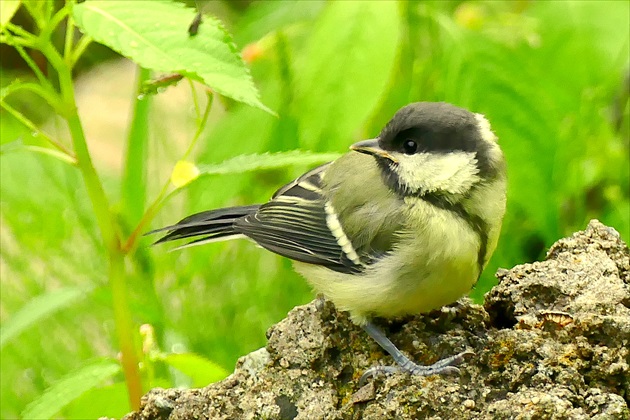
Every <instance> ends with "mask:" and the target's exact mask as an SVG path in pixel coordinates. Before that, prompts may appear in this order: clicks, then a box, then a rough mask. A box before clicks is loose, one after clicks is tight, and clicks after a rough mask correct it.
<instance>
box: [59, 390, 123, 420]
mask: <svg viewBox="0 0 630 420" xmlns="http://www.w3.org/2000/svg"><path fill="white" fill-rule="evenodd" d="M129 410H130V407H129V395H128V394H127V384H125V383H124V382H118V383H115V384H113V385H108V386H103V387H98V388H93V389H91V390H89V391H87V392H86V393H85V394H83V395H81V396H80V397H78V398H77V399H75V400H74V401H72V402H71V403H70V404H68V406H67V407H66V408H64V410H63V414H64V415H65V418H68V419H97V418H103V417H106V418H121V417H123V416H124V415H125V414H127V413H128V412H129Z"/></svg>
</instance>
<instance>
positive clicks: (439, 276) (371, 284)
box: [295, 206, 480, 324]
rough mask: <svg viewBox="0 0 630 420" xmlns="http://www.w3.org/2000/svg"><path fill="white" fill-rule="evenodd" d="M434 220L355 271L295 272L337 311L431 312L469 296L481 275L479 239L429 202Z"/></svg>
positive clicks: (355, 314)
mask: <svg viewBox="0 0 630 420" xmlns="http://www.w3.org/2000/svg"><path fill="white" fill-rule="evenodd" d="M422 211H428V212H432V213H431V214H427V216H429V217H428V218H423V219H422V220H425V221H426V220H430V221H431V223H429V224H426V223H425V224H424V225H423V226H420V227H418V228H417V229H413V230H408V231H407V232H405V233H404V234H403V235H402V236H401V237H400V239H399V241H398V243H397V245H396V247H395V249H394V250H393V252H391V253H390V254H389V255H387V256H385V257H383V258H382V259H381V260H379V261H378V262H376V263H375V264H373V265H372V266H370V267H368V268H367V269H366V270H365V272H363V273H361V274H358V275H356V274H355V275H352V274H343V273H338V272H335V271H332V270H329V269H327V268H324V267H321V266H313V265H310V264H304V263H296V264H295V267H296V270H297V271H298V272H299V273H300V274H302V275H303V276H304V277H305V278H306V280H307V281H308V282H309V283H310V284H311V285H312V286H313V287H314V288H315V290H317V291H318V292H320V293H323V294H324V295H325V296H326V297H327V298H329V299H330V300H331V301H332V302H333V303H334V304H335V305H336V306H337V308H338V309H341V310H346V311H349V312H350V315H351V316H352V318H353V320H354V321H355V322H357V323H359V324H362V323H365V322H366V321H367V320H368V319H369V318H370V317H372V316H382V317H396V316H401V315H406V314H414V313H422V312H428V311H431V310H433V309H437V308H440V307H442V306H444V305H448V304H450V303H452V302H454V301H456V300H457V299H459V298H460V297H461V296H463V295H464V294H466V293H467V292H468V291H469V290H470V289H471V287H472V286H473V285H474V283H475V281H476V280H477V278H478V276H479V266H478V250H479V244H480V241H479V238H478V236H477V235H476V233H475V232H474V231H472V230H471V229H470V227H469V226H468V225H467V224H466V222H465V221H464V220H462V219H461V218H460V217H458V216H457V215H454V214H452V213H450V212H447V211H443V210H439V209H434V208H432V207H430V206H427V207H426V208H425V209H423V210H422Z"/></svg>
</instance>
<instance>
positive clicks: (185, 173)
mask: <svg viewBox="0 0 630 420" xmlns="http://www.w3.org/2000/svg"><path fill="white" fill-rule="evenodd" d="M199 174H200V172H199V168H197V166H195V164H194V163H192V162H187V161H185V160H180V161H179V162H177V163H176V164H175V167H174V168H173V172H172V173H171V183H172V184H173V185H174V186H175V188H181V187H183V186H184V185H186V184H188V183H189V182H190V181H193V180H195V179H196V178H197V177H198V176H199Z"/></svg>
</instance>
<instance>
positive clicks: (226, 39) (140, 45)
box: [74, 0, 273, 113]
mask: <svg viewBox="0 0 630 420" xmlns="http://www.w3.org/2000/svg"><path fill="white" fill-rule="evenodd" d="M147 4H148V3H146V2H141V1H102V0H93V1H87V2H85V3H81V4H78V5H76V6H75V7H74V18H75V19H76V22H77V25H78V26H79V27H80V28H81V29H82V30H83V31H84V32H86V33H87V34H89V35H90V36H91V37H92V38H94V39H95V40H96V41H97V42H100V43H102V44H104V45H107V46H108V47H110V48H111V49H113V50H115V51H117V52H119V53H120V54H122V55H124V56H125V57H129V58H130V59H132V60H134V61H135V62H137V63H138V64H140V65H141V66H142V67H145V68H148V69H152V70H156V71H160V72H165V73H181V74H183V75H185V76H186V77H189V78H191V79H193V80H197V81H200V82H202V83H205V84H206V85H208V86H210V87H211V88H212V89H213V90H214V91H216V92H218V93H220V94H221V95H225V96H227V97H230V98H232V99H234V100H237V101H240V102H244V103H246V104H248V105H251V106H254V107H257V108H260V109H262V110H264V111H267V112H270V113H273V112H272V111H270V110H269V109H268V108H267V107H266V106H265V105H263V104H262V102H260V99H259V95H258V90H257V89H256V87H255V86H254V83H253V81H252V78H251V75H250V74H249V70H248V69H247V68H246V67H245V64H244V63H243V60H242V59H241V56H240V54H239V51H238V50H237V48H236V46H235V45H234V43H233V42H232V38H231V37H230V35H229V34H228V33H227V31H226V30H225V29H224V28H223V26H222V25H221V22H220V21H219V20H217V19H214V18H212V17H210V16H204V19H203V22H202V23H201V26H200V28H199V33H198V34H197V35H196V36H193V37H191V36H189V34H188V31H187V28H188V25H190V22H192V20H193V19H194V17H195V11H194V10H193V9H189V8H186V7H185V6H184V5H183V4H181V3H175V2H169V1H161V0H153V1H152V2H151V4H150V7H147Z"/></svg>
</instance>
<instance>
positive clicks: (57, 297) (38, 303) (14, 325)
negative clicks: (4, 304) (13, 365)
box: [0, 288, 87, 348]
mask: <svg viewBox="0 0 630 420" xmlns="http://www.w3.org/2000/svg"><path fill="white" fill-rule="evenodd" d="M86 295H87V292H86V291H85V290H81V289H75V288H66V289H59V290H55V291H52V292H48V293H46V294H44V295H40V296H37V297H35V298H33V299H32V300H30V301H29V302H27V303H26V305H24V306H23V307H22V309H20V310H19V311H18V312H17V313H16V314H15V315H13V316H12V317H10V318H9V319H8V320H7V321H6V322H5V323H4V324H3V325H2V330H0V348H2V347H4V345H5V344H7V343H9V342H10V341H11V340H12V339H13V338H14V337H16V336H18V335H19V334H21V333H22V332H24V330H26V329H28V328H29V327H30V326H32V325H33V324H36V323H37V322H38V321H41V320H43V319H45V318H48V317H50V316H51V315H52V314H54V313H55V312H57V311H58V310H59V309H63V308H65V307H67V306H70V305H71V304H72V303H74V301H75V300H77V299H78V298H80V297H85V296H86Z"/></svg>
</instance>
